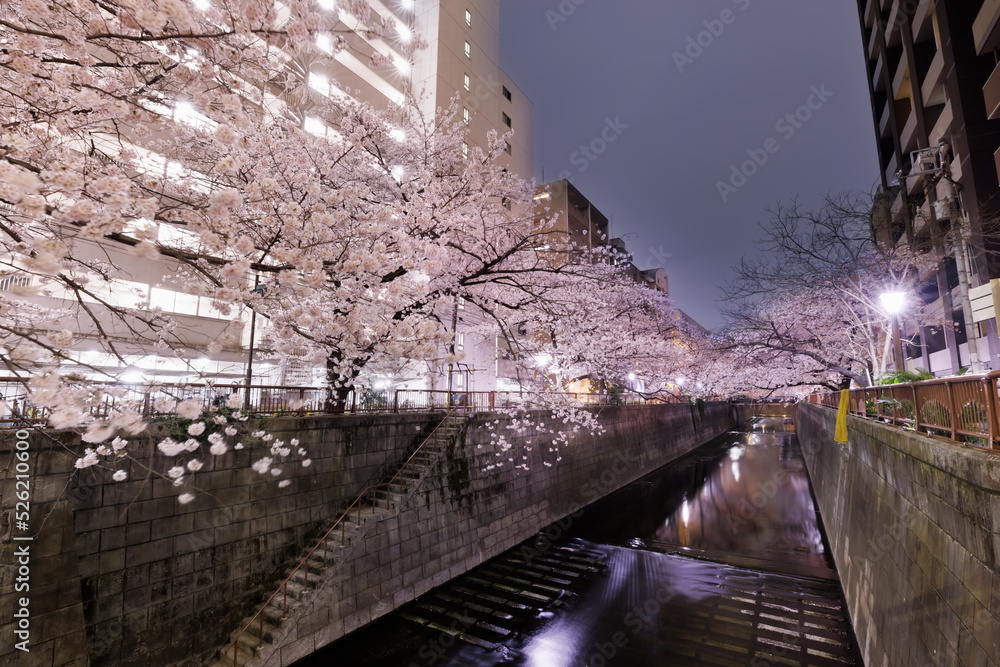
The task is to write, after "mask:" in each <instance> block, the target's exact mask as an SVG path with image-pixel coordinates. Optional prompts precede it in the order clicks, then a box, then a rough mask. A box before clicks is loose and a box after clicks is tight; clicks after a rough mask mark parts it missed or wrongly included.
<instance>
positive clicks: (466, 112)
mask: <svg viewBox="0 0 1000 667" xmlns="http://www.w3.org/2000/svg"><path fill="white" fill-rule="evenodd" d="M462 119H463V120H465V122H466V123H468V122H469V108H468V107H465V108H463V109H462Z"/></svg>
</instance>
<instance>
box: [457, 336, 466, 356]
mask: <svg viewBox="0 0 1000 667" xmlns="http://www.w3.org/2000/svg"><path fill="white" fill-rule="evenodd" d="M464 349H465V334H464V333H461V332H459V333H457V334H455V351H456V352H461V351H462V350H464Z"/></svg>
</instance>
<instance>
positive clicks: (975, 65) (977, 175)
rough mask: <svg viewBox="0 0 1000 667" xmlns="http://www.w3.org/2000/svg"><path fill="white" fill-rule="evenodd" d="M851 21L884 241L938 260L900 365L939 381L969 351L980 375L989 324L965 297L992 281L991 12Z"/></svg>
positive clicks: (916, 7) (981, 8)
mask: <svg viewBox="0 0 1000 667" xmlns="http://www.w3.org/2000/svg"><path fill="white" fill-rule="evenodd" d="M858 12H859V17H860V21H861V29H862V37H863V42H864V49H865V63H866V69H867V74H868V85H869V90H870V93H871V100H872V114H873V121H874V126H875V132H876V139H877V145H878V156H879V167H880V178H881V181H882V186H883V188H884V189H885V191H886V192H887V193H888V201H887V209H888V210H887V216H886V221H887V223H888V224H887V225H885V229H884V230H883V233H884V234H885V235H886V236H887V237H889V238H891V240H893V241H897V242H901V243H903V242H905V243H910V244H912V245H915V246H917V247H920V248H922V249H936V250H938V251H942V250H944V252H943V253H942V254H945V255H946V256H945V259H944V260H942V261H941V262H940V264H939V265H938V267H937V270H936V272H935V273H931V274H928V275H926V276H924V278H926V279H927V282H926V285H925V288H924V290H923V293H922V294H921V298H922V299H923V300H924V301H925V303H926V304H927V305H928V309H927V313H928V316H927V318H926V320H925V322H922V323H921V324H926V325H927V326H921V327H918V326H917V325H916V323H908V324H907V323H906V322H905V321H904V328H905V330H906V338H907V339H908V340H909V341H910V345H909V354H908V356H909V357H910V358H911V360H912V361H911V362H910V363H911V365H912V366H914V367H922V368H926V369H928V370H932V371H933V372H935V373H937V374H948V373H954V372H957V371H958V370H959V368H960V367H970V366H974V365H975V363H974V362H975V360H974V359H973V357H974V356H976V355H977V354H978V357H979V358H980V359H981V360H982V361H983V362H985V367H986V368H989V367H990V366H992V367H994V368H996V367H998V366H1000V364H998V363H997V362H996V361H995V360H997V359H998V356H1000V350H998V346H997V328H996V322H995V320H994V319H990V320H986V321H982V322H975V321H974V320H973V317H972V312H971V308H970V306H969V298H968V292H969V289H970V288H973V287H976V286H978V285H985V284H988V283H989V280H990V278H992V277H996V276H1000V265H998V263H997V260H996V258H995V257H994V254H995V252H994V250H995V241H994V239H995V236H996V231H995V228H994V225H995V221H996V219H997V216H998V212H1000V201H998V195H1000V185H998V178H997V166H996V160H995V157H994V155H995V153H996V152H997V150H998V149H1000V123H998V122H996V121H995V120H992V116H993V115H994V114H993V112H990V113H988V112H987V105H986V100H985V99H984V86H985V85H986V84H987V83H988V82H989V81H990V80H991V74H993V72H994V69H995V65H996V59H995V56H994V53H993V51H994V50H995V48H996V44H995V42H997V40H998V38H997V36H996V35H995V28H996V23H997V14H998V12H1000V6H998V5H997V3H995V2H983V1H982V0H971V1H970V0H961V1H959V0H936V1H934V0H858ZM995 81H996V82H997V83H998V84H1000V77H997V79H996V80H995ZM998 88H1000V85H998ZM995 99H1000V96H995ZM997 115H998V117H1000V114H997ZM945 249H947V250H945Z"/></svg>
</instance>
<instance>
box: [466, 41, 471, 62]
mask: <svg viewBox="0 0 1000 667" xmlns="http://www.w3.org/2000/svg"><path fill="white" fill-rule="evenodd" d="M465 57H466V58H469V59H471V58H472V44H469V43H468V42H466V43H465Z"/></svg>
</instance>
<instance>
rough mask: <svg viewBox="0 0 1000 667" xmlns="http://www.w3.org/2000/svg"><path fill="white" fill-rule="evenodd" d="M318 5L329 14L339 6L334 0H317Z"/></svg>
mask: <svg viewBox="0 0 1000 667" xmlns="http://www.w3.org/2000/svg"><path fill="white" fill-rule="evenodd" d="M316 4H318V5H319V6H320V7H321V8H323V9H325V10H326V11H328V12H332V11H333V10H334V8H335V7H336V6H337V3H336V2H335V1H334V0H317V2H316Z"/></svg>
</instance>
